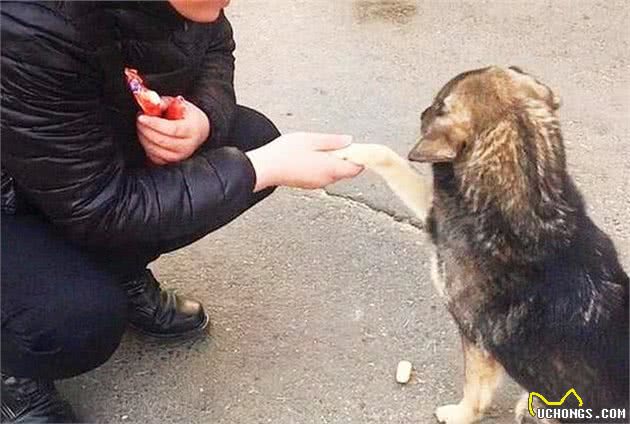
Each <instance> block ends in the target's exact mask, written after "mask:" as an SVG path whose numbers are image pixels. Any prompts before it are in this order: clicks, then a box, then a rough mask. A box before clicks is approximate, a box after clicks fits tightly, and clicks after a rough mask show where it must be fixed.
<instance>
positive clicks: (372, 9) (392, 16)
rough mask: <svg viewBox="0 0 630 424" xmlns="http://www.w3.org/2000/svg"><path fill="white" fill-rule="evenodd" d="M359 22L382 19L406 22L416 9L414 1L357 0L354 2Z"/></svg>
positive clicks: (395, 22)
mask: <svg viewBox="0 0 630 424" xmlns="http://www.w3.org/2000/svg"><path fill="white" fill-rule="evenodd" d="M354 11H355V16H356V19H357V21H358V22H359V23H367V22H374V21H384V22H389V23H394V24H407V23H409V22H410V21H411V20H412V19H413V17H414V16H415V15H416V13H417V11H418V7H417V6H416V2H415V1H407V0H357V1H356V2H355V4H354Z"/></svg>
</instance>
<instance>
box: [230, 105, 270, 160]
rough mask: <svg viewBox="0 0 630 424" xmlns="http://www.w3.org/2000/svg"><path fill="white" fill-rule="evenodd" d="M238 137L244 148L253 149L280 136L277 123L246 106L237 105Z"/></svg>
mask: <svg viewBox="0 0 630 424" xmlns="http://www.w3.org/2000/svg"><path fill="white" fill-rule="evenodd" d="M235 133H236V138H237V139H239V140H238V142H239V144H244V146H243V148H244V149H243V150H253V149H256V148H258V147H261V146H264V145H265V144H267V143H269V142H271V141H273V140H275V139H276V138H278V137H280V131H279V130H278V128H277V127H276V125H275V124H274V123H273V122H272V121H271V120H270V119H269V118H268V117H266V116H265V115H263V114H262V113H260V112H258V111H257V110H254V109H251V108H248V107H246V106H240V105H239V106H237V115H236V121H235Z"/></svg>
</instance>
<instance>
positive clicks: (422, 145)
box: [407, 138, 457, 163]
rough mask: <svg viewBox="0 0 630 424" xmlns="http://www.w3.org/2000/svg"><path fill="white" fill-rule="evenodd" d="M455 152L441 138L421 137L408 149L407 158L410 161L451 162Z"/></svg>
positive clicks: (455, 154)
mask: <svg viewBox="0 0 630 424" xmlns="http://www.w3.org/2000/svg"><path fill="white" fill-rule="evenodd" d="M456 156H457V152H456V151H455V149H453V147H452V146H450V145H449V144H448V143H445V142H444V140H441V139H431V138H421V139H420V140H419V141H418V143H417V144H416V145H415V146H414V147H413V148H412V149H411V150H410V151H409V153H408V154H407V159H409V161H411V162H423V163H447V162H453V161H454V160H455V158H456Z"/></svg>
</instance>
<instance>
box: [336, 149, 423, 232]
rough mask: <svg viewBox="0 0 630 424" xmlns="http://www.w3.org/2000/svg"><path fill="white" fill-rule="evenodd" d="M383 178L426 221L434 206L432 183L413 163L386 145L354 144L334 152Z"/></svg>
mask: <svg viewBox="0 0 630 424" xmlns="http://www.w3.org/2000/svg"><path fill="white" fill-rule="evenodd" d="M332 154H334V155H335V156H337V157H340V158H342V159H346V160H348V161H350V162H353V163H356V164H358V165H363V166H365V167H366V168H368V169H370V170H372V171H374V172H376V173H377V174H378V175H380V176H381V177H382V178H383V179H384V180H385V182H386V183H387V185H388V186H389V188H391V189H392V191H393V192H394V194H396V195H397V196H398V197H399V198H400V200H402V202H403V203H404V204H405V206H407V207H408V208H409V209H411V211H412V212H413V213H414V215H416V217H417V218H419V219H420V220H421V221H422V222H424V221H425V220H426V218H427V214H428V212H429V209H430V207H431V202H432V198H433V196H432V194H433V192H432V185H431V180H430V179H429V178H427V177H423V176H421V175H419V174H418V173H417V172H416V171H415V170H414V169H413V168H412V167H411V165H410V164H409V162H408V161H407V160H405V159H403V158H402V157H400V155H398V154H397V153H396V152H394V151H393V150H392V149H390V148H389V147H387V146H384V145H382V144H359V143H357V144H351V145H349V146H348V147H346V148H344V149H340V150H335V151H333V152H332Z"/></svg>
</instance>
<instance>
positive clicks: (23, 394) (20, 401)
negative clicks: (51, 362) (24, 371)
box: [2, 374, 78, 423]
mask: <svg viewBox="0 0 630 424" xmlns="http://www.w3.org/2000/svg"><path fill="white" fill-rule="evenodd" d="M2 422H3V423H5V422H9V423H76V422H78V420H77V417H76V416H75V415H74V412H73V411H72V408H71V407H70V404H68V402H66V401H65V400H63V399H62V398H61V395H59V392H58V391H57V389H56V388H55V384H54V383H53V382H52V381H45V382H42V381H37V380H31V379H30V378H16V377H9V376H6V375H4V374H2Z"/></svg>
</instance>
